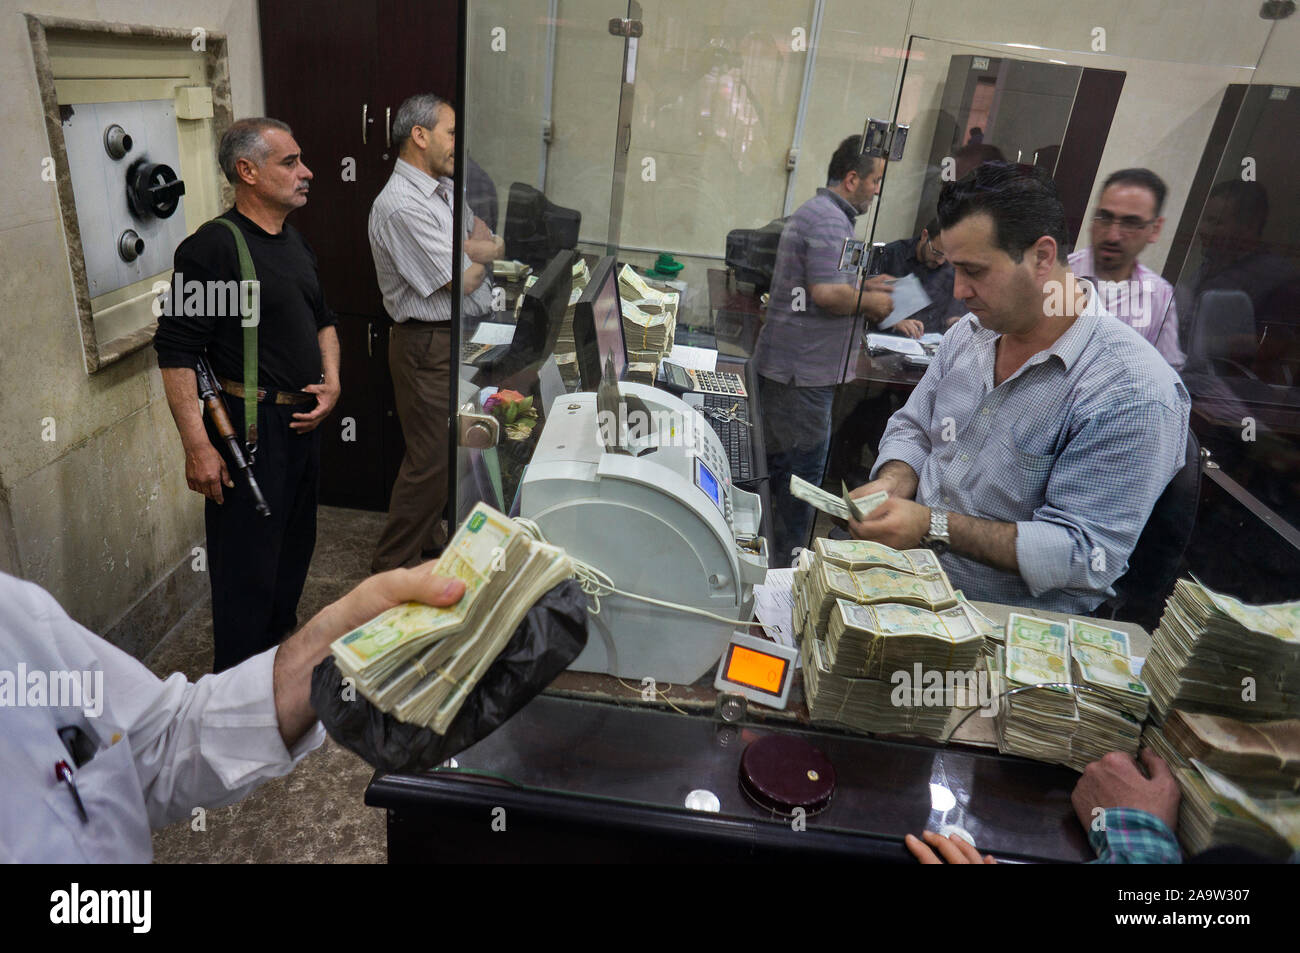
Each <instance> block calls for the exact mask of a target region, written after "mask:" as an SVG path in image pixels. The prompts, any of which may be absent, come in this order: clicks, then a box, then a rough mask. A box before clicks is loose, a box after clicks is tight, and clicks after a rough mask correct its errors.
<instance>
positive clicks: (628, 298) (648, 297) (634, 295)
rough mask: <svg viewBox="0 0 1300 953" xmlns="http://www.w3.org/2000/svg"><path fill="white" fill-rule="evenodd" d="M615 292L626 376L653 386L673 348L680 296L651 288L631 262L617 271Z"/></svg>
mask: <svg viewBox="0 0 1300 953" xmlns="http://www.w3.org/2000/svg"><path fill="white" fill-rule="evenodd" d="M618 293H619V298H620V304H621V306H622V310H623V341H624V343H625V344H626V346H627V361H628V364H627V375H626V379H627V380H629V381H632V382H633V383H638V384H649V385H653V384H654V382H655V378H656V377H657V376H658V374H659V363H660V362H661V361H662V360H663V359H664V357H665V356H667V354H668V352H669V351H671V350H672V349H673V339H674V336H675V334H676V328H677V305H678V302H679V300H680V295H678V294H677V292H675V291H656V290H655V289H654V288H651V287H650V286H649V285H648V284H646V283H645V281H644V280H643V279H642V278H641V276H640V275H638V274H637V273H636V272H635V271H634V270H633V269H632V266H631V265H624V266H623V269H622V270H621V271H620V272H619V273H618Z"/></svg>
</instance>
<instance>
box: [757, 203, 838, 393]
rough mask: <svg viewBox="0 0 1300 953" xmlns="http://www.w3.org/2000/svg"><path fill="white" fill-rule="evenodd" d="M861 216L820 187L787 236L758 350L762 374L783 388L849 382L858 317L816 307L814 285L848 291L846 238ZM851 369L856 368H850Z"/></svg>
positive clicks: (784, 232) (778, 255)
mask: <svg viewBox="0 0 1300 953" xmlns="http://www.w3.org/2000/svg"><path fill="white" fill-rule="evenodd" d="M856 221H857V210H856V209H855V208H854V207H853V206H852V205H850V204H849V203H848V202H847V201H845V199H844V198H843V197H842V196H840V195H837V194H836V193H834V192H832V191H831V190H830V189H818V190H817V194H816V195H814V196H813V197H812V198H810V199H809V200H808V201H807V202H804V203H803V205H801V206H799V209H798V211H796V212H795V213H794V214H793V215H791V216H790V221H788V222H786V223H785V228H783V229H782V230H781V243H780V244H779V245H778V246H777V249H776V266H775V268H774V270H773V272H772V293H771V295H770V296H769V297H768V304H767V317H766V318H765V319H764V321H763V330H762V331H761V332H760V333H759V335H758V343H757V344H756V345H755V347H754V360H756V361H757V362H758V373H760V374H762V375H763V376H764V377H767V378H770V379H771V380H774V381H776V382H777V383H779V384H790V383H793V384H794V385H795V386H796V387H826V386H829V385H831V384H838V383H839V382H840V381H842V380H844V369H845V364H846V359H847V356H848V354H849V352H850V350H852V349H853V346H854V342H855V341H856V340H857V338H858V335H857V334H856V333H855V329H856V328H858V327H860V319H859V318H853V317H850V316H848V315H842V314H835V313H833V312H831V311H826V310H824V309H822V308H820V307H818V306H817V304H816V303H815V302H814V301H813V299H812V286H813V285H847V284H852V283H853V282H854V281H856V280H857V274H856V273H855V272H851V271H840V252H841V251H842V250H843V248H844V239H846V238H853V237H854V235H853V228H854V223H855V222H856ZM851 369H852V368H851Z"/></svg>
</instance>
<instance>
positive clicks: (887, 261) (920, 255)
mask: <svg viewBox="0 0 1300 953" xmlns="http://www.w3.org/2000/svg"><path fill="white" fill-rule="evenodd" d="M880 270H881V272H882V273H883V274H886V275H893V276H895V277H896V278H903V277H906V276H907V275H916V277H917V278H918V279H920V281H921V287H922V288H923V289H924V290H925V293H926V294H927V295H929V297H930V303H929V304H928V305H926V306H925V307H924V308H922V309H921V310H920V311H918V312H916V314H914V315H912V316H911V318H909V320H916V321H920V322H921V324H922V325H923V326H924V330H925V333H926V334H931V333H934V334H942V333H943V332H944V331H947V330H948V329H949V328H950V327H952V326H953V325H954V324H956V323H957V319H958V318H960V317H961V316H962V315H964V314H965V313H966V305H965V303H963V302H962V301H960V300H959V299H957V298H954V297H953V296H952V277H953V275H952V265H950V264H948V259H947V258H946V257H944V253H943V246H942V244H941V243H940V239H939V222H938V220H936V219H933V218H932V219H930V221H929V222H928V223H927V224H926V226H925V228H923V229H921V235H920V237H918V238H900V239H899V240H898V241H894V242H890V243H889V244H888V245H886V246H885V250H884V252H883V253H882V254H881V257H880Z"/></svg>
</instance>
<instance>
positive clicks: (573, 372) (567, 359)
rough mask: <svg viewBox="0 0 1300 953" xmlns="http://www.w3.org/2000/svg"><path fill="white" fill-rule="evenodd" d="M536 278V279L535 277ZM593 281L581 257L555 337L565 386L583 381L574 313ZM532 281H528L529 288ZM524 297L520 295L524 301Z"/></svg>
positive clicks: (577, 263)
mask: <svg viewBox="0 0 1300 953" xmlns="http://www.w3.org/2000/svg"><path fill="white" fill-rule="evenodd" d="M534 280H536V279H534ZM590 281H591V271H590V269H588V268H587V263H586V261H584V260H583V259H581V258H579V259H578V260H577V262H575V263H574V265H573V290H572V291H570V292H569V306H568V308H567V309H566V310H565V312H564V317H563V319H561V321H560V330H559V333H558V334H557V336H556V339H555V363H556V366H557V367H558V368H559V371H560V379H561V380H563V381H564V386H565V387H569V388H576V387H578V386H580V385H581V383H582V374H581V371H580V370H579V368H578V346H577V345H576V344H575V343H574V340H573V314H574V312H575V311H576V310H577V304H578V299H579V298H580V297H582V292H583V291H584V290H585V289H586V287H587V285H588V284H589V283H590ZM530 284H531V282H526V283H525V284H524V287H525V288H527V287H528V286H529V285H530ZM522 300H523V297H522V296H520V301H521V302H522Z"/></svg>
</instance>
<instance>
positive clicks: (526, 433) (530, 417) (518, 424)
mask: <svg viewBox="0 0 1300 953" xmlns="http://www.w3.org/2000/svg"><path fill="white" fill-rule="evenodd" d="M483 409H484V410H486V411H487V412H488V413H490V414H491V415H492V416H493V417H495V418H496V419H497V420H498V421H500V422H501V426H502V427H504V428H505V431H506V437H507V439H509V440H527V439H528V438H529V437H531V436H532V433H533V428H534V427H536V426H537V408H535V407H534V406H533V398H532V397H525V396H524V395H523V394H521V393H519V391H516V390H499V391H497V392H496V393H495V394H493V395H491V396H490V397H488V399H487V400H485V401H484V402H483Z"/></svg>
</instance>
